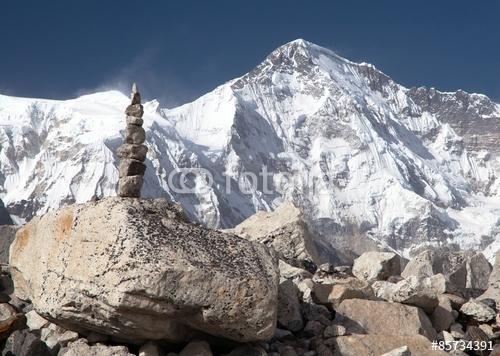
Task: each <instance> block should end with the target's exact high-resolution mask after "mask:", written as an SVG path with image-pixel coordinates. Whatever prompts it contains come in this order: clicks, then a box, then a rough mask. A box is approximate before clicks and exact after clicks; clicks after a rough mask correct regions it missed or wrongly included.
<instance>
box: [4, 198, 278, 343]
mask: <svg viewBox="0 0 500 356" xmlns="http://www.w3.org/2000/svg"><path fill="white" fill-rule="evenodd" d="M10 264H11V272H12V277H13V280H14V284H15V291H16V294H17V295H18V296H19V297H21V298H22V299H30V300H31V301H32V302H33V305H34V307H35V309H36V311H37V312H38V313H39V314H40V315H42V316H43V317H45V318H47V319H49V320H51V321H53V322H55V323H58V324H59V325H61V326H66V327H67V328H69V329H75V330H78V329H79V328H83V329H88V330H92V331H96V332H99V333H103V334H108V335H112V336H116V337H119V338H123V339H128V340H134V341H143V340H157V339H166V340H170V341H181V340H184V339H185V338H186V337H187V336H188V334H189V333H190V331H191V330H192V329H195V330H199V331H202V332H205V333H208V334H212V335H216V336H220V337H225V338H229V339H233V340H237V341H257V340H266V339H269V338H271V337H272V335H273V333H274V328H275V324H276V317H277V299H278V298H277V297H278V280H279V276H278V268H277V264H278V261H277V258H276V256H274V255H273V254H272V253H271V251H270V250H269V249H268V248H267V247H266V246H264V245H262V244H259V243H255V242H251V241H247V240H245V239H241V238H239V237H238V236H235V235H232V234H225V233H222V232H218V231H213V230H209V229H207V228H204V227H202V226H200V225H194V224H190V223H189V222H188V221H187V220H186V219H185V217H184V215H183V214H182V212H181V211H180V208H178V206H176V205H174V204H171V203H169V202H168V201H167V200H165V199H156V200H141V199H133V198H107V199H104V200H100V201H97V202H92V203H87V204H83V205H72V206H68V207H66V208H63V209H60V210H58V211H54V212H50V213H48V214H46V215H44V216H43V217H36V218H34V219H33V220H32V221H31V222H29V223H28V224H26V225H25V226H24V227H23V228H22V229H21V230H20V231H19V232H18V233H17V236H16V239H15V240H14V242H13V244H12V245H11V249H10Z"/></svg>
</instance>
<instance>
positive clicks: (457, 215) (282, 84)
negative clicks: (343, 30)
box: [0, 40, 500, 254]
mask: <svg viewBox="0 0 500 356" xmlns="http://www.w3.org/2000/svg"><path fill="white" fill-rule="evenodd" d="M127 103H128V98H127V97H126V96H124V95H123V94H121V93H118V92H105V93H96V94H92V95H87V96H83V97H80V98H77V99H74V100H67V101H52V100H42V99H22V98H13V97H6V96H0V125H1V126H0V143H1V146H2V149H1V151H0V165H1V166H0V186H1V189H2V190H1V192H0V198H1V199H2V200H3V201H4V202H5V204H6V206H7V207H8V209H9V211H10V213H11V214H13V215H15V216H17V218H18V220H22V219H27V218H29V217H31V216H32V215H33V214H39V213H43V212H45V211H46V210H47V209H50V208H54V207H57V206H59V205H61V204H65V203H69V202H73V201H77V202H82V201H86V200H90V199H93V198H95V197H101V196H104V195H113V194H114V190H115V184H116V182H117V178H118V174H117V169H116V164H117V159H116V157H115V155H114V150H115V149H116V147H117V146H118V145H119V144H120V142H121V136H120V130H121V129H123V127H124V115H123V111H124V108H125V107H126V105H127ZM158 105H159V104H158V103H157V102H150V103H147V104H145V115H144V118H145V128H146V130H147V133H148V139H147V141H148V142H147V145H148V147H149V149H150V151H149V153H148V161H147V165H148V170H147V173H146V177H145V178H146V181H145V185H144V188H143V196H167V197H169V198H170V199H172V200H176V201H178V202H179V203H181V204H182V205H183V207H184V208H185V210H186V211H187V212H188V214H190V215H191V217H192V218H194V219H197V220H199V221H200V222H202V223H205V224H207V225H209V226H212V227H231V226H234V225H235V224H237V223H239V222H240V221H242V220H243V219H245V218H246V217H248V216H249V215H251V214H253V213H254V212H255V211H256V210H272V209H273V208H274V207H275V206H276V205H277V204H279V202H280V201H282V200H292V201H294V202H295V203H296V204H297V205H299V206H300V207H301V208H302V209H303V210H304V212H306V214H307V216H308V218H309V219H310V221H311V223H312V225H313V226H314V229H315V232H316V234H317V243H318V245H319V246H320V247H321V250H323V251H325V254H328V253H329V252H330V251H333V248H336V249H341V250H343V251H346V250H351V251H354V252H355V253H359V252H361V251H363V250H364V249H367V248H371V247H372V246H375V245H379V246H380V245H381V246H384V247H386V248H387V247H388V248H394V249H396V250H397V251H401V252H404V253H407V252H408V251H409V250H410V249H411V248H416V247H417V246H420V245H422V244H428V243H430V244H438V243H448V244H454V243H457V244H459V245H460V246H461V247H462V248H481V249H485V248H486V250H487V251H488V252H489V253H491V252H492V251H493V250H496V247H497V245H496V244H495V241H496V240H497V239H498V240H499V241H498V242H497V243H500V236H499V233H500V220H499V218H498V216H499V212H500V192H499V183H498V180H496V175H497V174H498V172H500V168H499V165H500V163H499V158H498V154H499V149H498V148H496V146H495V141H496V140H497V139H498V137H499V136H500V125H499V122H500V106H499V105H498V104H496V103H493V102H492V101H491V100H489V99H488V98H487V97H486V96H484V95H480V94H468V93H465V92H463V91H458V92H456V93H443V92H439V91H437V90H435V89H427V88H412V89H407V88H404V87H402V86H400V85H398V84H397V83H395V82H394V81H393V80H392V79H391V78H389V77H388V76H387V75H385V74H383V73H382V72H380V71H379V70H377V69H376V68H375V67H374V66H372V65H370V64H366V63H353V62H350V61H348V60H346V59H344V58H342V57H339V56H337V55H336V54H335V53H333V52H331V51H329V50H327V49H325V48H322V47H319V46H316V45H314V44H312V43H309V42H306V41H304V40H296V41H293V42H290V43H288V44H285V45H284V46H282V47H280V48H278V49H276V50H275V51H274V52H272V53H271V54H270V55H269V56H268V57H267V58H266V59H265V60H264V62H262V63H261V64H260V65H258V66H257V67H256V68H255V69H253V70H252V71H251V72H249V73H248V74H246V75H244V76H242V77H240V78H237V79H234V80H232V81H230V82H228V83H225V84H223V85H221V86H220V87H218V88H216V89H215V90H214V91H212V92H210V93H208V94H206V95H204V96H202V97H201V98H199V99H197V100H195V101H194V102H192V103H188V104H185V105H183V106H180V107H177V108H174V109H161V108H159V106H158ZM180 168H191V169H199V168H203V169H205V170H206V171H204V172H205V173H199V174H191V175H188V176H187V178H188V180H189V182H188V185H189V186H190V187H191V188H192V193H190V194H182V193H178V192H176V191H175V190H174V189H172V185H171V184H169V174H170V173H171V172H172V171H175V170H176V169H180ZM263 172H264V174H263ZM266 172H269V174H270V176H269V182H268V183H267V184H266V182H265V178H264V176H267V174H266ZM209 175H210V177H209ZM253 176H256V177H259V179H258V180H257V185H255V184H252V180H253V178H252V177H253ZM176 179H178V176H175V179H174V182H176ZM211 181H213V182H211ZM210 183H213V184H210ZM267 188H268V189H267ZM488 246H490V247H489V248H488ZM493 252H494V251H493Z"/></svg>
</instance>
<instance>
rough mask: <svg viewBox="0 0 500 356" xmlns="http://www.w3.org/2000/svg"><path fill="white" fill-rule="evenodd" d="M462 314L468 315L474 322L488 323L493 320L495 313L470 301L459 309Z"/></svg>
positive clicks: (479, 303) (482, 305) (484, 305)
mask: <svg viewBox="0 0 500 356" xmlns="http://www.w3.org/2000/svg"><path fill="white" fill-rule="evenodd" d="M460 312H461V313H462V314H465V315H468V316H470V317H471V318H473V319H474V320H477V321H482V322H488V321H490V320H493V319H495V316H496V313H495V311H494V310H493V309H491V308H490V307H489V306H487V305H486V304H483V303H481V302H479V301H477V300H474V299H471V300H469V301H468V302H467V303H465V304H464V305H462V307H461V308H460Z"/></svg>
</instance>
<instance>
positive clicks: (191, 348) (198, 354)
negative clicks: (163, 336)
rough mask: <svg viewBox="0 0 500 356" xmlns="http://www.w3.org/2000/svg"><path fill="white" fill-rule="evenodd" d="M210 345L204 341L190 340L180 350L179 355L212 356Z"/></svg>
mask: <svg viewBox="0 0 500 356" xmlns="http://www.w3.org/2000/svg"><path fill="white" fill-rule="evenodd" d="M212 355H213V354H212V351H211V350H210V345H209V343H208V342H206V341H191V342H190V343H189V344H187V346H186V347H185V348H183V349H182V351H181V352H180V353H179V356H212Z"/></svg>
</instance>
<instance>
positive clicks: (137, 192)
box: [117, 83, 148, 198]
mask: <svg viewBox="0 0 500 356" xmlns="http://www.w3.org/2000/svg"><path fill="white" fill-rule="evenodd" d="M131 96H132V103H131V104H130V105H129V106H128V107H127V109H126V110H125V113H126V115H127V127H126V129H125V138H124V143H123V145H121V146H120V147H119V148H118V150H117V155H118V157H120V159H121V161H120V166H119V174H120V178H119V181H118V196H120V197H131V198H139V197H140V196H141V187H142V183H143V177H144V173H145V172H146V165H145V164H144V161H145V160H146V154H147V152H148V148H147V147H146V146H145V145H144V141H145V140H146V132H145V131H144V129H143V128H142V124H143V123H144V120H143V119H142V115H143V114H144V109H143V107H142V105H141V95H140V94H139V91H138V90H137V85H136V84H135V83H134V85H133V86H132V95H131Z"/></svg>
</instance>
